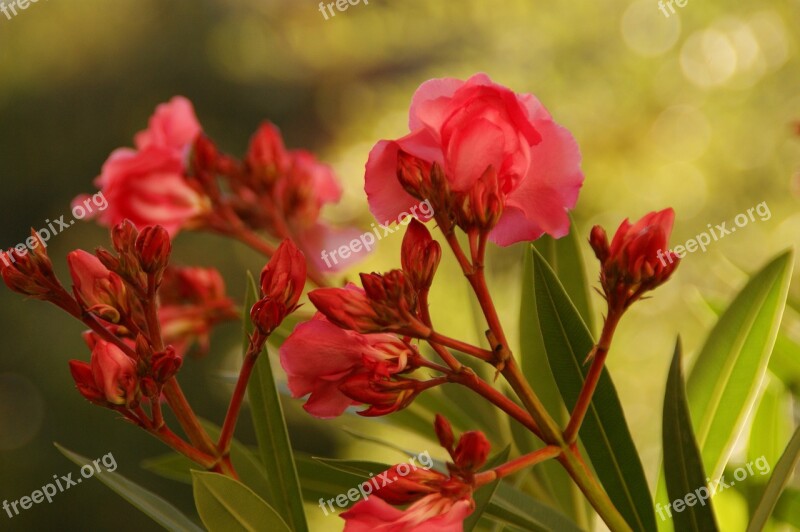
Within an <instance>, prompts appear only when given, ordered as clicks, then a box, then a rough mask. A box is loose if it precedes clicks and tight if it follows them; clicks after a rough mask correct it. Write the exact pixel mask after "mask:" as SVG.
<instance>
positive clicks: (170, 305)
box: [158, 267, 238, 356]
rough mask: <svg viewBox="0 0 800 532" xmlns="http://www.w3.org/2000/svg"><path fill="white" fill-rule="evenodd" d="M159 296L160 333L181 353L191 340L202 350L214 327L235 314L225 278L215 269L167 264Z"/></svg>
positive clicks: (232, 317)
mask: <svg viewBox="0 0 800 532" xmlns="http://www.w3.org/2000/svg"><path fill="white" fill-rule="evenodd" d="M158 295H159V302H160V306H159V309H158V319H159V322H160V323H161V334H162V335H163V337H164V341H165V343H167V344H171V345H172V346H173V347H174V348H175V350H176V352H177V353H178V354H179V355H180V356H183V355H184V354H185V353H186V352H187V351H188V350H189V347H191V345H192V343H194V342H198V343H199V345H200V350H201V352H202V353H205V352H206V351H207V350H208V346H209V336H210V334H211V330H212V329H213V328H214V326H216V325H217V324H218V323H221V322H224V321H228V320H234V319H236V318H237V317H238V311H237V310H236V305H234V303H233V301H232V300H231V299H230V298H229V297H228V296H227V295H226V293H225V281H224V280H223V279H222V276H221V275H220V273H219V272H218V271H217V270H215V269H214V268H197V267H188V268H178V267H168V268H167V269H166V270H165V271H164V278H163V280H162V282H161V287H160V288H159V291H158Z"/></svg>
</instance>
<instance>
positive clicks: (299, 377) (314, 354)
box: [280, 313, 415, 418]
mask: <svg viewBox="0 0 800 532" xmlns="http://www.w3.org/2000/svg"><path fill="white" fill-rule="evenodd" d="M412 349H413V348H412V347H411V346H410V345H409V344H406V343H405V342H403V341H402V340H400V339H399V338H397V337H396V336H394V335H391V334H360V333H357V332H354V331H346V330H344V329H340V328H339V327H337V326H336V325H334V324H333V323H331V322H329V321H328V320H327V319H325V317H324V316H323V315H322V314H320V313H317V315H316V316H314V318H313V319H312V320H310V321H307V322H305V323H301V324H300V325H298V326H297V327H296V328H295V330H294V331H293V332H292V334H290V335H289V337H288V338H287V339H286V341H285V342H284V343H283V345H282V346H281V348H280V357H281V366H283V369H284V370H285V371H286V374H287V376H288V383H289V390H290V391H291V392H292V397H303V396H305V395H309V394H310V397H309V398H308V401H307V402H306V404H305V405H303V408H305V409H306V411H307V412H309V413H310V414H311V415H313V416H316V417H320V418H332V417H336V416H339V415H341V414H342V413H343V412H344V411H345V409H347V407H349V406H351V405H355V404H359V403H358V402H357V401H355V400H353V399H351V398H350V397H348V396H347V395H345V394H344V393H343V392H342V390H341V389H340V388H341V387H342V386H343V384H344V383H345V382H346V381H348V379H351V378H353V377H354V376H357V375H360V374H367V373H368V374H370V375H372V376H376V377H377V376H381V375H382V376H390V375H394V374H396V373H400V372H402V371H404V370H406V369H407V367H408V357H409V355H412V354H415V353H414V352H413V351H412Z"/></svg>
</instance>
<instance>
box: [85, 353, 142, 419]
mask: <svg viewBox="0 0 800 532" xmlns="http://www.w3.org/2000/svg"><path fill="white" fill-rule="evenodd" d="M70 370H71V372H72V377H73V379H75V384H76V385H77V386H78V391H80V392H81V394H82V395H83V396H84V397H85V398H86V399H88V400H89V401H92V402H94V403H97V404H103V403H108V404H112V405H125V406H127V407H130V406H133V405H135V404H136V403H137V402H138V396H139V387H138V378H137V375H136V363H135V362H134V361H133V359H131V358H130V357H128V356H127V355H126V354H125V353H123V352H122V350H121V349H120V348H119V347H117V346H115V345H114V344H111V343H109V342H106V341H104V340H98V341H97V342H96V343H95V346H94V349H92V361H91V363H90V364H86V363H85V362H80V361H76V360H73V361H70ZM90 375H91V379H90V378H89V377H90Z"/></svg>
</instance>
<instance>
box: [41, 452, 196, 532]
mask: <svg viewBox="0 0 800 532" xmlns="http://www.w3.org/2000/svg"><path fill="white" fill-rule="evenodd" d="M54 445H55V446H56V449H58V450H59V451H60V452H61V454H63V455H64V456H66V457H67V458H69V459H70V460H72V461H73V462H74V463H76V464H78V465H79V466H84V465H86V464H92V461H91V460H89V459H88V458H85V457H83V456H81V455H79V454H77V453H74V452H72V451H70V450H69V449H67V448H65V447H62V446H61V445H59V444H57V443H54ZM95 478H97V480H99V481H100V482H102V483H103V484H105V485H106V486H108V487H109V488H111V489H112V490H113V491H114V492H116V493H117V494H118V495H120V496H121V497H122V498H123V499H125V500H126V501H128V502H129V503H131V504H132V505H133V506H135V507H136V508H138V509H140V510H141V511H142V512H144V513H145V514H146V515H147V516H148V517H150V518H152V519H153V520H154V521H155V522H156V523H158V524H159V525H161V526H163V527H164V528H166V529H167V530H181V531H183V530H188V531H191V532H202V530H203V529H202V528H200V527H198V526H197V525H196V524H194V522H193V521H192V520H190V519H189V518H188V517H186V516H185V515H183V513H181V511H180V510H178V509H177V508H175V507H174V506H173V505H172V504H170V503H169V502H167V501H165V500H164V499H162V498H161V497H159V496H158V495H156V494H155V493H153V492H152V491H149V490H146V489H144V488H143V487H141V486H139V485H138V484H135V483H133V482H131V481H130V480H128V479H127V478H125V477H123V476H122V475H120V474H119V473H114V472H111V471H102V472H100V473H97V474H96V475H95Z"/></svg>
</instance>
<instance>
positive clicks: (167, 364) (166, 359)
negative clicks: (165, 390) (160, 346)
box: [150, 346, 183, 384]
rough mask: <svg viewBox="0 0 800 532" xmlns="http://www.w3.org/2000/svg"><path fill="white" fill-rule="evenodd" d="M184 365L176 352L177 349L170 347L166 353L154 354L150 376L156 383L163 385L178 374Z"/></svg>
mask: <svg viewBox="0 0 800 532" xmlns="http://www.w3.org/2000/svg"><path fill="white" fill-rule="evenodd" d="M182 364H183V359H182V358H181V357H180V355H178V354H177V353H176V352H175V348H173V347H172V346H169V347H167V348H166V349H165V350H164V351H159V352H158V353H153V358H152V362H151V372H150V374H151V375H152V376H153V378H154V379H155V381H156V382H158V383H161V384H163V383H165V382H167V381H168V380H170V379H171V378H172V377H173V376H175V374H176V373H178V370H179V369H181V365H182Z"/></svg>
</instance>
